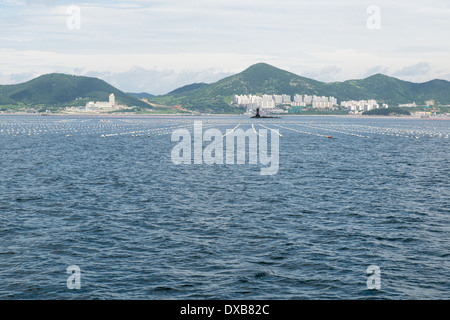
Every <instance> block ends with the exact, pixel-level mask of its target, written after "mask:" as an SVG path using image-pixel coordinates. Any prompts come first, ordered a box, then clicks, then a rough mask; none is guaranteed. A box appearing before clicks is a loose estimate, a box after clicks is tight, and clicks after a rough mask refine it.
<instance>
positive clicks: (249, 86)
mask: <svg viewBox="0 0 450 320" xmlns="http://www.w3.org/2000/svg"><path fill="white" fill-rule="evenodd" d="M183 88H184V89H183V90H178V91H177V90H175V91H173V92H171V93H168V94H167V95H164V96H158V97H155V98H153V99H152V101H154V102H155V103H161V104H165V103H167V104H170V105H175V104H182V105H183V106H184V107H185V108H188V109H194V110H199V111H205V112H229V111H234V112H236V111H237V110H236V108H234V107H230V105H229V103H230V102H231V101H232V98H233V96H234V95H236V94H238V95H240V94H256V95H262V94H288V95H291V96H293V95H295V94H307V95H318V96H334V97H336V98H337V99H338V101H344V100H367V99H375V100H377V101H378V102H379V103H387V104H389V105H391V106H395V105H398V104H401V103H411V102H413V101H415V102H416V103H417V104H424V103H425V101H427V100H430V99H433V100H435V102H436V103H438V104H450V82H448V81H444V80H433V81H429V82H426V83H412V82H408V81H403V80H399V79H396V78H393V77H389V76H386V75H382V74H376V75H373V76H370V77H368V78H365V79H361V80H348V81H344V82H332V83H325V82H320V81H316V80H313V79H309V78H305V77H301V76H298V75H296V74H294V73H291V72H288V71H285V70H281V69H278V68H275V67H273V66H271V65H268V64H265V63H258V64H255V65H253V66H251V67H249V68H247V69H246V70H244V71H243V72H241V73H238V74H236V75H233V76H230V77H227V78H224V79H222V80H219V81H217V82H215V83H212V84H209V85H203V86H200V87H198V88H197V87H196V86H194V85H192V86H185V87H183ZM240 111H241V110H239V112H240Z"/></svg>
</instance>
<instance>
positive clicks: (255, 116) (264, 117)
mask: <svg viewBox="0 0 450 320" xmlns="http://www.w3.org/2000/svg"><path fill="white" fill-rule="evenodd" d="M251 118H262V119H271V118H279V117H272V116H262V115H260V114H259V108H256V115H254V116H253V117H251Z"/></svg>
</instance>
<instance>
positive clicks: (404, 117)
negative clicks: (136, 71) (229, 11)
mask: <svg viewBox="0 0 450 320" xmlns="http://www.w3.org/2000/svg"><path fill="white" fill-rule="evenodd" d="M0 116H31V117H33V116H34V117H64V116H66V117H67V116H76V117H98V118H103V117H104V118H116V117H183V118H184V117H211V116H212V117H230V116H233V117H244V118H249V119H251V117H250V116H245V115H242V114H233V113H230V114H223V113H220V114H214V113H211V114H199V115H192V114H173V113H155V114H135V113H114V114H112V113H100V114H99V113H84V112H83V113H81V112H80V113H50V114H45V113H42V114H41V113H27V112H14V113H0ZM283 117H337V118H351V119H413V120H450V116H442V117H439V116H434V117H428V118H422V117H415V116H379V115H378V116H367V115H366V116H364V115H336V114H329V115H326V114H317V115H314V114H304V115H302V114H289V115H284V114H283V115H280V116H279V118H278V119H282V118H283Z"/></svg>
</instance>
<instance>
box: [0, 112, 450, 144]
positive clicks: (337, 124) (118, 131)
mask: <svg viewBox="0 0 450 320" xmlns="http://www.w3.org/2000/svg"><path fill="white" fill-rule="evenodd" d="M196 120H197V121H202V127H203V129H207V128H211V127H212V128H217V129H220V130H221V131H222V132H226V129H231V128H234V127H236V125H237V124H240V125H241V128H247V127H249V128H253V130H254V131H255V130H256V128H255V125H259V126H261V127H262V128H266V129H269V130H272V131H273V130H274V127H277V128H283V129H286V130H290V131H293V132H297V133H300V134H308V135H315V136H319V137H327V138H329V137H330V135H329V134H330V133H333V132H335V133H338V134H345V135H350V136H355V137H359V138H366V137H369V136H378V135H379V136H390V137H396V138H402V137H405V138H413V139H421V138H436V139H448V138H449V134H450V128H449V127H447V126H446V125H447V124H446V123H444V124H439V125H428V124H425V125H424V124H423V123H409V124H408V125H397V124H395V125H394V124H392V125H391V124H388V125H386V123H381V124H379V123H360V122H359V123H352V122H342V121H326V120H321V121H294V120H290V119H286V120H285V119H270V120H267V121H265V120H264V121H255V120H254V119H251V118H242V117H236V118H209V117H205V118H175V117H173V118H147V119H142V118H136V119H135V118H130V119H124V118H112V119H109V118H108V119H98V118H90V119H86V118H69V119H58V118H55V117H32V118H31V117H29V118H20V117H13V118H11V117H4V118H2V117H0V135H3V136H5V135H13V136H37V135H52V134H55V135H64V136H65V137H72V136H76V135H97V136H100V137H103V138H106V137H114V136H126V135H128V136H133V137H136V136H142V135H145V136H149V135H151V136H164V135H170V134H171V133H172V132H173V131H174V130H176V129H179V128H186V129H188V130H192V129H193V124H194V121H196ZM299 120H300V119H299ZM266 125H267V126H266ZM294 126H295V129H294ZM299 127H302V128H305V130H300V128H299ZM244 130H245V129H244Z"/></svg>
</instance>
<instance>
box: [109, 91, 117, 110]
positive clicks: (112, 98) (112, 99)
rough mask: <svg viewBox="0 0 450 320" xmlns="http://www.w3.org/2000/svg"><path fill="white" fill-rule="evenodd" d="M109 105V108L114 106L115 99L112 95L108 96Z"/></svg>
mask: <svg viewBox="0 0 450 320" xmlns="http://www.w3.org/2000/svg"><path fill="white" fill-rule="evenodd" d="M109 104H110V105H111V107H114V106H115V105H116V97H115V96H114V93H111V94H110V95H109Z"/></svg>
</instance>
